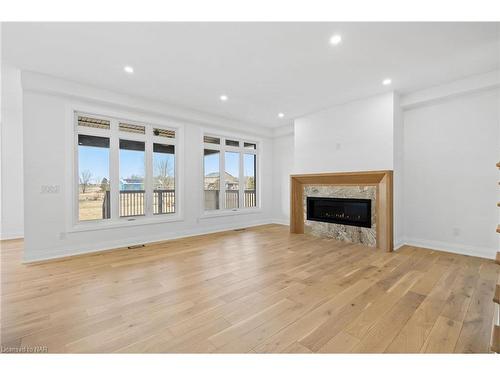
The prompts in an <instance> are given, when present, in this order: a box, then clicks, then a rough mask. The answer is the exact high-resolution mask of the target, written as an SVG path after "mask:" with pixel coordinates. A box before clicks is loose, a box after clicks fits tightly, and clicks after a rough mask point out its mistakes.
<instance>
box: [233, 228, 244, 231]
mask: <svg viewBox="0 0 500 375" xmlns="http://www.w3.org/2000/svg"><path fill="white" fill-rule="evenodd" d="M233 230H234V231H235V232H241V231H242V230H247V228H238V229H233Z"/></svg>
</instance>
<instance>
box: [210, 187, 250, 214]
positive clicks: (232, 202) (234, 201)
mask: <svg viewBox="0 0 500 375" xmlns="http://www.w3.org/2000/svg"><path fill="white" fill-rule="evenodd" d="M219 196H220V191H219V190H205V209H207V210H217V209H219V208H220V205H219ZM239 201H240V192H239V190H226V202H225V205H224V207H225V208H229V209H231V208H238V207H239ZM243 204H244V207H245V208H247V207H256V206H257V197H256V194H255V190H245V192H244V196H243Z"/></svg>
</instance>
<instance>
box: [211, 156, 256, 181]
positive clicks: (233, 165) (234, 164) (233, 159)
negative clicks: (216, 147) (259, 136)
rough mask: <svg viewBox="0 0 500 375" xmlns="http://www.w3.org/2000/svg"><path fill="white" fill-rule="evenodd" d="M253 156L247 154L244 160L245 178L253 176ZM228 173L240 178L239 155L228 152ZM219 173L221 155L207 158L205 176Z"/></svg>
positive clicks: (226, 162) (226, 164)
mask: <svg viewBox="0 0 500 375" xmlns="http://www.w3.org/2000/svg"><path fill="white" fill-rule="evenodd" d="M253 158H254V156H253V155H249V154H245V155H244V159H243V165H244V172H245V176H253V175H254V170H253ZM225 166H226V172H228V173H229V174H231V175H232V176H234V177H238V176H239V170H240V168H239V154H238V153H234V152H226V160H225ZM218 171H219V154H210V155H206V156H205V174H206V175H207V174H209V173H213V172H218Z"/></svg>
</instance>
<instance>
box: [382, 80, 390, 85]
mask: <svg viewBox="0 0 500 375" xmlns="http://www.w3.org/2000/svg"><path fill="white" fill-rule="evenodd" d="M391 83H392V80H391V79H390V78H386V79H384V80H383V81H382V84H383V85H384V86H389V85H390V84H391Z"/></svg>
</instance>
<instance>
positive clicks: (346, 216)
mask: <svg viewBox="0 0 500 375" xmlns="http://www.w3.org/2000/svg"><path fill="white" fill-rule="evenodd" d="M306 211H307V220H311V221H320V222H326V223H335V224H343V225H351V226H356V227H364V228H371V225H372V223H371V217H372V214H371V200H370V199H357V198H330V197H311V196H309V197H307V208H306Z"/></svg>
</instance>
